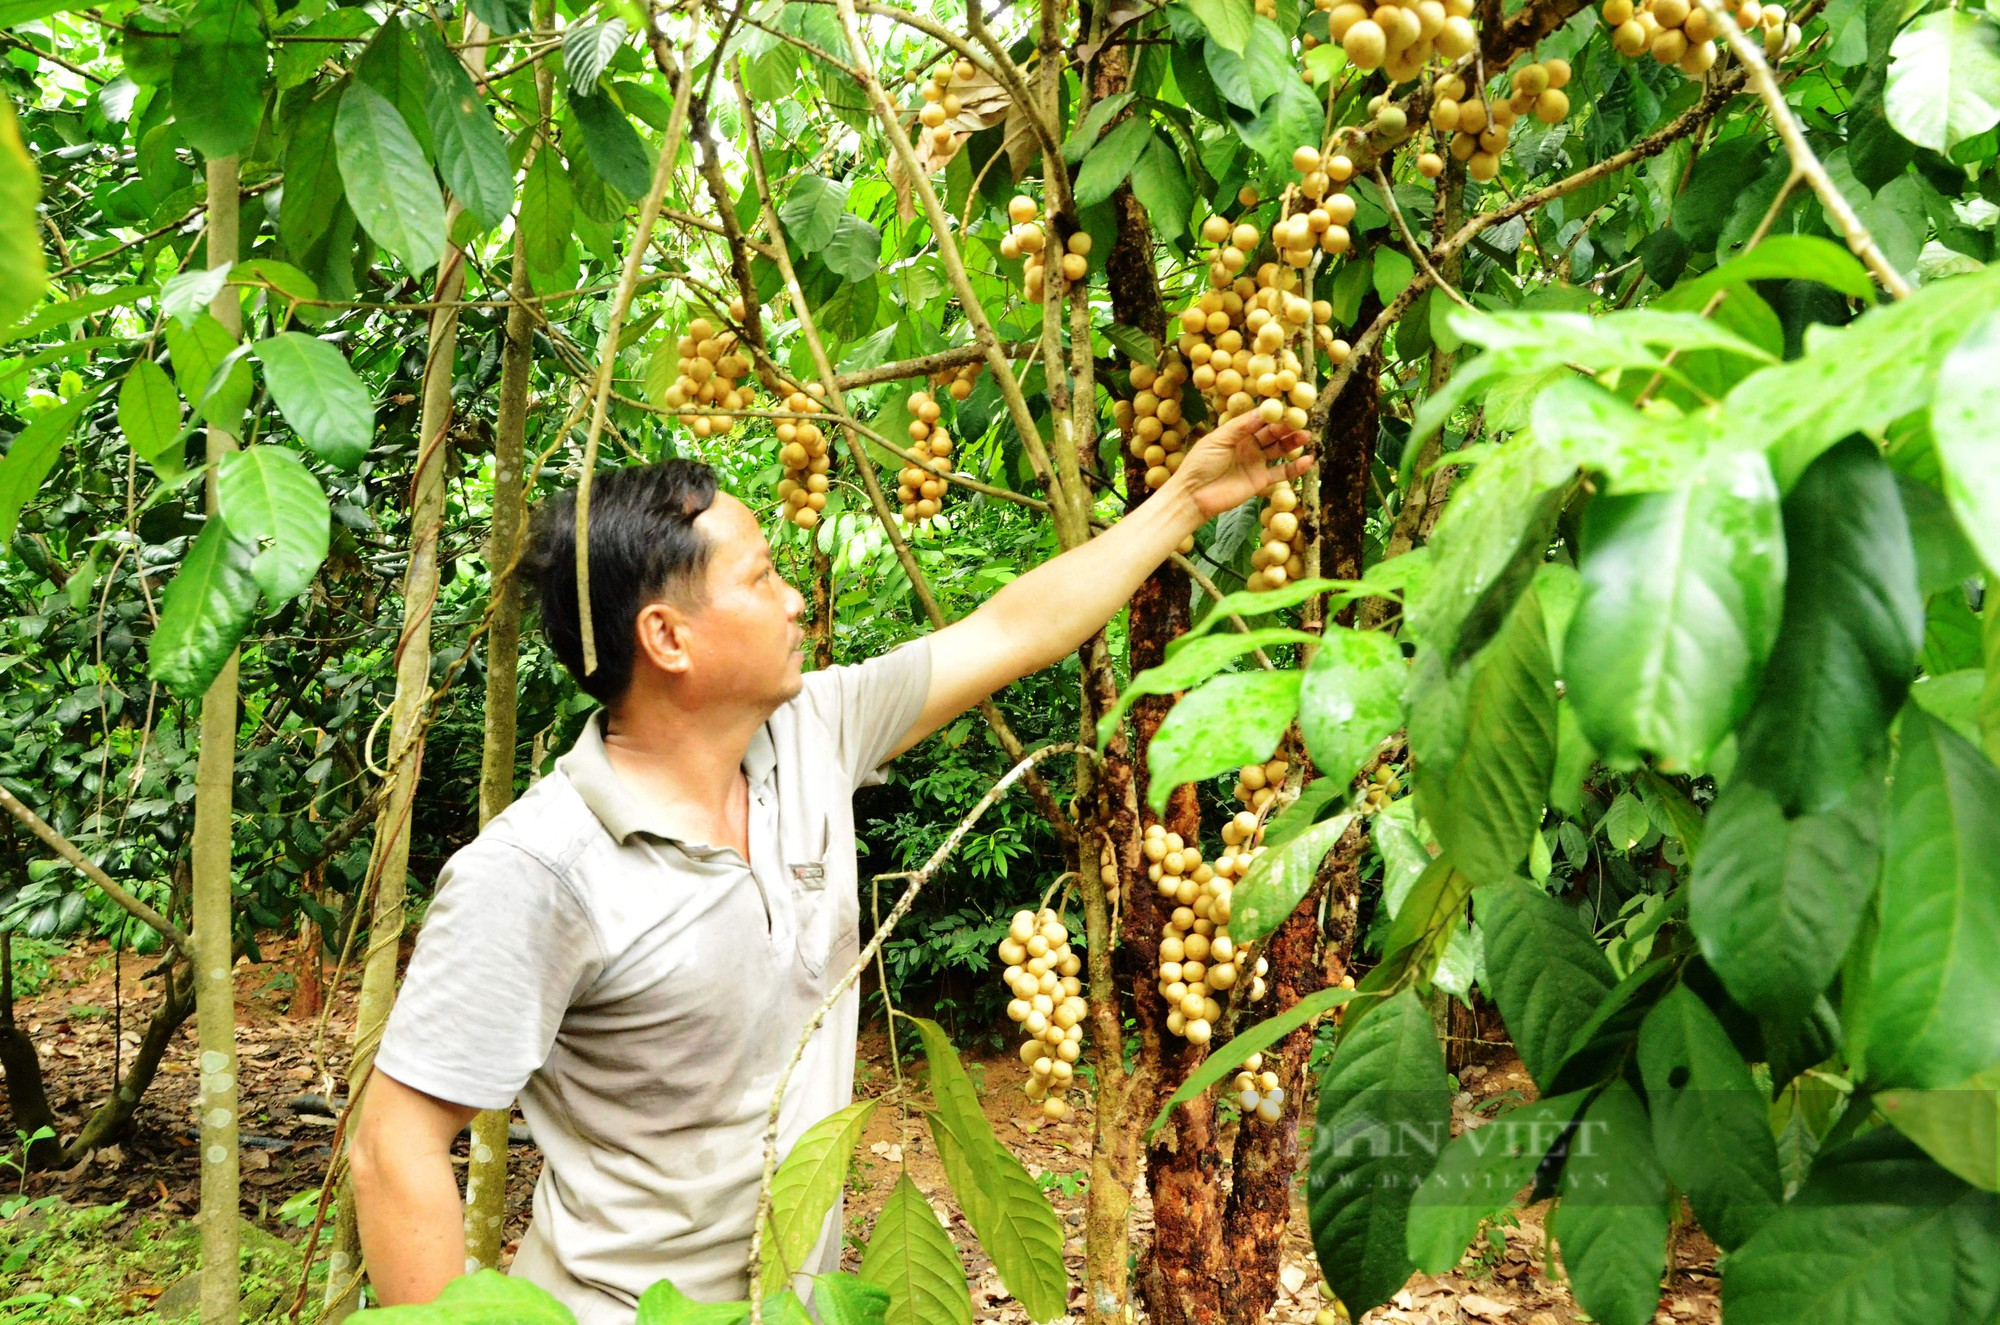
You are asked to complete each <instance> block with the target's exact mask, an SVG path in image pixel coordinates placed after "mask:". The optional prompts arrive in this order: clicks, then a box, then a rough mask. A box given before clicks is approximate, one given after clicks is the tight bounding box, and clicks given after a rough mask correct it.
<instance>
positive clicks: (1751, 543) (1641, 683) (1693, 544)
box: [1563, 454, 1785, 772]
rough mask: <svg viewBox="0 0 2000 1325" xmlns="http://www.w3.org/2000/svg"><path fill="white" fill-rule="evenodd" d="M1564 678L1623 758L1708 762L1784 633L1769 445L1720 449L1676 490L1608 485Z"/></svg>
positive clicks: (1597, 736)
mask: <svg viewBox="0 0 2000 1325" xmlns="http://www.w3.org/2000/svg"><path fill="white" fill-rule="evenodd" d="M1583 548H1584V553H1583V566H1582V570H1583V596H1582V599H1581V600H1580V601H1579V602H1578V603H1577V607H1576V615H1575V616H1574V617H1572V618H1571V620H1570V626H1569V633H1568V635H1567V636H1566V637H1565V639H1564V643H1563V671H1564V678H1563V679H1564V681H1565V683H1566V684H1567V686H1568V694H1569V697H1570V699H1571V700H1573V701H1574V702H1575V704H1576V713H1577V719H1578V721H1579V722H1580V723H1581V724H1582V726H1583V731H1584V734H1585V735H1586V736H1588V737H1589V738H1590V741H1591V744H1592V745H1594V746H1596V747H1597V749H1598V750H1599V751H1601V752H1602V753H1603V756H1604V758H1605V760H1606V761H1607V762H1608V763H1610V764H1612V765H1613V766H1614V767H1628V768H1629V767H1632V766H1633V765H1635V764H1637V763H1638V761H1639V759H1640V758H1641V757H1642V756H1643V755H1645V754H1647V753H1651V754H1652V755H1653V756H1654V757H1655V758H1656V759H1657V760H1658V762H1659V765H1660V767H1662V768H1664V769H1667V770H1669V771H1675V772H1681V771H1690V772H1699V771H1701V769H1702V768H1703V767H1704V766H1705V765H1706V763H1707V761H1708V758H1709V756H1710V755H1711V754H1712V753H1713V752H1714V750H1715V747H1716V746H1717V745H1718V744H1719V743H1720V742H1721V741H1722V739H1723V737H1725V736H1727V735H1728V734H1729V732H1730V730H1731V729H1732V728H1733V727H1735V725H1736V723H1737V722H1738V721H1739V720H1740V719H1741V718H1742V716H1743V715H1744V713H1745V712H1747V711H1748V710H1749V707H1750V701H1751V699H1752V697H1753V696H1754V695H1755V694H1756V682H1757V677H1758V673H1759V669H1760V668H1761V667H1762V665H1763V662H1764V658H1765V656H1766V655H1767V654H1768V653H1769V651H1770V648H1771V643H1772V641H1773V639H1775V638H1776V636H1777V632H1778V620H1779V608H1780V603H1781V601H1782V597H1783V589H1784V583H1785V540H1784V535H1783V532H1782V530H1781V527H1780V517H1779V509H1778V492H1777V487H1776V485H1775V484H1773V482H1772V481H1771V472H1770V469H1769V467H1768V466H1767V465H1766V464H1765V462H1764V458H1763V457H1762V456H1761V455H1740V454H1739V455H1723V456H1716V457H1714V458H1713V459H1712V461H1711V464H1710V467H1709V468H1708V469H1707V471H1706V472H1705V473H1704V474H1703V475H1702V478H1701V480H1700V481H1698V482H1695V483H1691V484H1689V485H1688V486H1687V487H1684V488H1681V489H1679V490H1677V491H1673V492H1649V493H1643V494H1640V495H1636V496H1618V495H1615V494H1609V495H1604V496H1600V497H1598V498H1597V499H1596V500H1595V501H1593V502H1591V504H1590V509H1589V511H1588V513H1587V515H1586V516H1585V520H1584V533H1583Z"/></svg>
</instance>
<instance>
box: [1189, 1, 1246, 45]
mask: <svg viewBox="0 0 2000 1325" xmlns="http://www.w3.org/2000/svg"><path fill="white" fill-rule="evenodd" d="M1187 7H1188V8H1189V9H1190V10H1192V11H1193V13H1194V16H1195V17H1196V18H1198V19H1200V20H1201V25H1202V27H1203V28H1205V29H1207V30H1208V35H1209V37H1210V38H1211V39H1212V40H1214V42H1215V43H1216V44H1217V45H1219V46H1221V47H1222V48H1223V49H1224V50H1228V51H1234V52H1235V53H1236V54H1238V55H1241V54H1243V47H1244V46H1245V45H1246V44H1247V43H1248V42H1249V40H1250V31H1251V28H1252V27H1253V26H1254V25H1255V23H1256V19H1257V14H1256V10H1255V8H1254V7H1253V6H1252V4H1251V0H1187Z"/></svg>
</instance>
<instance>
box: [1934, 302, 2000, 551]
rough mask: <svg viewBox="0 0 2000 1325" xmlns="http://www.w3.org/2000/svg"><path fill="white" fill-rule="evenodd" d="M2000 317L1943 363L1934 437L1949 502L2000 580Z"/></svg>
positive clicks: (1978, 326)
mask: <svg viewBox="0 0 2000 1325" xmlns="http://www.w3.org/2000/svg"><path fill="white" fill-rule="evenodd" d="M1997 417H2000V314H1992V313H1989V314H1988V315H1987V316H1985V317H1983V318H1981V319H1980V320H1979V321H1978V322H1976V323H1974V324H1973V326H1972V329H1971V330H1970V331H1968V332H1966V333H1965V336H1964V338H1963V339H1961V340H1960V341H1959V342H1958V344H1957V345H1955V346H1953V347H1952V351H1951V353H1950V354H1949V355H1947V356H1946V357H1945V361H1944V367H1943V369H1942V370H1941V371H1940V372H1939V374H1938V385H1937V393H1936V395H1935V396H1934V397H1932V400H1931V436H1932V437H1933V438H1935V439H1936V441H1937V456H1938V462H1939V465H1940V467H1941V468H1942V469H1943V471H1944V495H1945V500H1946V501H1948V502H1950V503H1951V509H1952V512H1953V514H1955V515H1957V516H1958V522H1959V524H1960V526H1961V527H1962V528H1963V529H1964V530H1965V536H1966V537H1967V538H1969V539H1971V540H1972V543H1973V546H1974V547H1975V548H1977V549H1978V551H1979V556H1980V559H1981V560H1983V561H1984V562H1985V563H1986V567H1987V569H1988V570H1991V571H1993V572H1995V574H2000V432H1996V431H1995V429H1994V427H1993V420H1994V419H1995V418H1997Z"/></svg>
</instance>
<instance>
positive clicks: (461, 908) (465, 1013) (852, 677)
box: [376, 640, 930, 1325]
mask: <svg viewBox="0 0 2000 1325" xmlns="http://www.w3.org/2000/svg"><path fill="white" fill-rule="evenodd" d="M929 684H930V651H929V647H928V645H927V644H926V643H925V642H924V641H921V640H919V641H917V642H915V643H912V644H906V645H904V646H903V647H901V648H899V649H896V650H895V651H893V652H891V653H888V654H886V655H884V656H882V657H880V658H876V659H873V660H871V661H869V662H866V663H862V664H860V665H858V666H853V667H835V668H829V669H827V670H824V671H818V672H810V673H808V674H807V675H806V677H805V687H804V689H803V690H802V691H801V693H800V694H799V695H798V697H797V698H795V699H793V700H792V701H791V702H790V703H788V704H786V705H785V706H784V707H782V708H780V709H779V710H778V711H777V712H776V713H775V714H773V715H772V716H771V719H770V721H769V722H768V723H766V724H765V726H764V727H763V728H762V729H761V730H760V731H759V732H758V734H757V736H756V737H755V738H754V739H753V740H752V742H751V745H750V749H749V751H748V752H747V753H746V754H745V756H744V760H743V768H744V771H745V773H746V774H747V775H748V777H749V781H750V825H749V840H750V860H749V861H747V862H746V861H745V860H744V859H743V858H742V857H741V856H740V855H738V854H737V853H736V851H735V850H734V849H732V848H728V847H715V846H709V845H705V844H702V843H696V842H686V841H679V840H675V839H674V838H672V837H670V836H669V835H668V834H667V833H666V831H665V826H664V823H663V820H662V817H661V816H660V815H659V814H658V813H657V811H655V810H654V809H653V808H652V807H650V806H649V805H647V804H646V803H645V802H643V801H641V800H640V799H639V797H638V796H637V795H635V794H634V793H633V792H632V791H631V790H630V788H628V787H627V786H626V784H625V783H624V782H623V781H622V780H621V779H620V778H619V776H618V774H617V773H616V772H615V771H614V770H613V768H612V766H611V763H610V761H609V760H608V759H607V758H606V756H605V753H604V741H603V736H602V733H601V731H600V729H599V717H593V718H592V719H591V721H590V722H589V723H588V724H587V725H586V726H585V728H584V732H583V735H582V736H581V737H580V738H579V739H578V741H577V743H576V745H575V747H574V748H572V749H571V750H570V751H569V752H568V753H567V754H565V755H563V756H562V758H561V759H559V760H557V762H556V770H555V772H554V773H552V774H551V775H550V776H548V777H546V778H544V779H542V780H541V781H540V782H538V783H537V784H535V786H534V787H532V788H530V789H529V791H528V793H527V794H526V795H524V796H523V797H522V798H521V799H520V800H519V801H517V802H516V803H515V804H514V805H513V806H511V807H510V808H509V809H508V810H507V811H506V812H505V813H504V814H502V815H500V816H499V817H498V818H496V819H494V820H493V822H492V823H490V824H488V825H487V827H486V829H485V830H484V831H483V832H481V833H480V835H479V836H478V837H477V838H476V839H475V840H474V841H472V842H471V843H470V844H469V845H467V846H466V847H465V848H463V849H462V850H460V851H458V852H457V853H455V854H454V855H453V856H452V858H451V859H450V861H449V862H448V863H447V864H446V865H445V868H444V872H443V874H442V876H441V877H440V880H439V885H438V891H437V896H436V899H435V900H434V901H433V902H432V904H431V907H430V911H429V913H428V914H427V916H426V917H425V920H424V927H423V931H422V933H421V934H420V935H419V936H418V939H417V945H416V952H415V955H414V956H413V957H412V959H411V961H410V968H409V974H408V975H407V976H406V977H405V978H404V981H403V986H402V989H401V992H400V993H399V995H398V997H397V1000H396V1006H395V1009H394V1011H393V1012H392V1014H391V1015H390V1018H389V1025H388V1029H387V1031H386V1033H385V1035H384V1038H383V1041H382V1048H381V1051H380V1054H379V1055H378V1057H377V1058H376V1067H377V1069H378V1070H380V1071H382V1072H384V1073H386V1074H388V1075H389V1076H391V1077H393V1078H395V1079H396V1080H397V1081H400V1082H402V1083H403V1084H405V1085H407V1086H410V1087H413V1088H414V1089H417V1090H420V1091H422V1092H424V1093H425V1094H428V1095H433V1096H436V1097H437V1098H439V1099H444V1100H449V1101H451V1102H453V1103H456V1104H462V1105H466V1106H468V1107H473V1108H481V1109H497V1108H504V1107H506V1106H508V1105H509V1104H511V1103H513V1101H514V1100H515V1098H516V1096H518V1097H519V1098H520V1101H521V1110H522V1112H523V1114H525V1115H526V1117H527V1120H528V1125H529V1127H530V1128H531V1129H532V1130H533V1132H534V1136H535V1143H536V1145H537V1146H539V1147H540V1148H541V1151H542V1155H543V1160H544V1165H543V1169H542V1175H541V1180H540V1181H539V1182H538V1183H537V1184H536V1186H535V1200H534V1217H533V1220H532V1222H531V1223H530V1225H529V1228H528V1233H527V1237H526V1238H525V1239H524V1240H523V1241H522V1244H521V1249H520V1253H519V1255H518V1256H517V1257H516V1258H515V1260H514V1263H513V1267H512V1273H514V1274H518V1275H523V1276H525V1277H526V1278H528V1279H530V1280H532V1281H533V1282H535V1283H536V1284H538V1285H540V1286H541V1287H543V1288H546V1289H548V1290H549V1291H550V1292H551V1293H553V1294H555V1296H556V1297H558V1298H560V1299H561V1300H562V1301H563V1303H564V1305H566V1306H568V1307H569V1308H570V1310H571V1311H573V1312H574V1313H575V1314H576V1317H577V1320H578V1321H579V1322H580V1325H630V1322H631V1321H632V1319H633V1315H634V1311H635V1306H636V1303H637V1299H638V1296H639V1294H640V1293H642V1292H644V1291H645V1289H646V1288H648V1287H650V1286H651V1285H652V1284H653V1283H654V1282H655V1281H657V1280H660V1279H671V1280H672V1281H673V1282H674V1285H675V1286H676V1287H678V1288H679V1289H680V1290H681V1291H682V1292H684V1293H686V1294H688V1295H689V1296H690V1297H693V1298H695V1299H697V1300H700V1301H717V1302H719V1301H731V1300H736V1299H740V1298H743V1297H745V1296H747V1295H748V1293H749V1281H748V1278H747V1267H748V1260H749V1249H750V1231H751V1225H752V1222H753V1217H754V1214H755V1210H756V1203H757V1186H758V1182H759V1180H760V1178H761V1177H762V1169H763V1129H764V1124H765V1119H766V1117H767V1116H768V1112H769V1109H770V1102H771V1094H772V1092H773V1091H774V1090H775V1089H776V1087H777V1078H778V1075H779V1073H780V1072H781V1071H782V1070H783V1068H784V1065H785V1062H786V1060H787V1059H788V1058H789V1057H790V1055H791V1052H792V1049H793V1047H794V1046H795V1045H796V1044H797V1043H798V1041H799V1037H800V1036H801V1035H802V1034H803V1033H804V1030H805V1025H806V1022H807V1021H808V1020H809V1019H810V1017H811V1015H812V1012H813V1010H814V1009H815V1008H817V1007H818V1006H819V1004H820V1002H821V1001H822V1000H823V999H824V998H825V996H826V994H827V993H828V992H829V991H830V990H831V989H832V987H833V985H834V983H835V982H837V981H838V979H839V978H840V976H841V974H842V973H843V972H845V971H846V969H847V968H848V966H849V965H851V964H852V962H853V960H854V958H855V956H856V954H857V952H858V949H859V942H858V933H859V918H860V917H859V905H858V898H857V889H856V882H857V881H856V867H855V846H854V808H853V793H854V789H855V787H856V786H858V785H860V784H861V783H862V782H863V781H864V780H865V779H867V778H869V777H870V775H871V774H872V773H873V772H874V770H875V768H876V766H877V765H878V764H880V763H881V762H882V761H883V760H884V759H885V758H886V757H887V756H888V753H889V751H890V750H891V749H892V748H894V746H895V744H896V743H897V742H898V741H899V740H900V739H901V738H902V737H903V735H904V734H905V733H906V732H907V731H908V730H909V728H910V726H911V724H913V723H914V722H915V721H916V720H917V718H918V716H919V715H920V714H921V712H922V710H923V704H924V698H925V694H926V692H927V690H928V688H929ZM858 1010H859V995H858V993H857V992H856V991H855V990H852V989H850V990H849V991H848V992H847V994H846V995H845V996H844V997H843V998H842V999H841V1000H840V1001H839V1003H838V1004H836V1005H835V1007H834V1009H833V1012H832V1013H831V1015H830V1016H828V1018H827V1019H826V1021H825V1023H824V1024H823V1025H822V1026H821V1027H820V1029H819V1030H818V1031H817V1032H816V1033H815V1034H814V1036H813V1039H812V1043H811V1044H810V1046H809V1047H808V1049H807V1051H806V1054H805V1057H804V1059H803V1060H802V1061H801V1063H800V1064H799V1068H798V1070H797V1071H796V1072H795V1073H793V1075H792V1080H791V1083H790V1085H789V1086H788V1088H787V1090H786V1094H785V1101H784V1106H783V1108H782V1110H781V1112H780V1118H779V1140H780V1144H781V1146H782V1147H783V1148H784V1149H786V1150H789V1148H790V1147H791V1146H792V1145H793V1144H794V1143H795V1142H796V1141H797V1139H798V1138H799V1136H800V1135H801V1134H803V1133H804V1132H805V1130H806V1129H807V1128H808V1127H810V1126H812V1125H813V1124H814V1123H816V1122H818V1121H819V1120H820V1119H822V1118H824V1117H826V1116H827V1115H828V1114H830V1113H832V1112H834V1111H835V1110H837V1109H840V1108H843V1107H845V1106H846V1105H847V1104H848V1103H849V1102H850V1100H851V1098H852V1094H853V1088H854V1051H855V1027H856V1021H857V1016H858ZM839 1256H840V1211H839V1209H838V1208H836V1209H835V1210H834V1212H833V1215H832V1216H831V1217H830V1218H829V1220H828V1227H827V1230H826V1232H825V1234H823V1236H822V1238H821V1242H820V1246H819V1248H818V1249H817V1250H816V1251H815V1253H814V1255H813V1256H812V1257H811V1258H809V1260H810V1261H811V1262H812V1263H810V1264H808V1265H806V1266H804V1267H800V1268H801V1269H803V1270H805V1271H808V1272H823V1271H827V1270H832V1269H836V1268H838V1264H839Z"/></svg>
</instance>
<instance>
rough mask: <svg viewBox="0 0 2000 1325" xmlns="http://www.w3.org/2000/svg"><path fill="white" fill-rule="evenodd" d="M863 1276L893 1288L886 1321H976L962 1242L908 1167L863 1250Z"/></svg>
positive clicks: (956, 1324)
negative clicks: (956, 1239)
mask: <svg viewBox="0 0 2000 1325" xmlns="http://www.w3.org/2000/svg"><path fill="white" fill-rule="evenodd" d="M861 1277H862V1278H863V1279H865V1280H867V1281H868V1282H869V1283H871V1284H876V1285H879V1286H880V1287H882V1288H885V1289H887V1290H888V1292H889V1308H888V1312H887V1315H886V1316H885V1321H886V1325H972V1295H971V1293H970V1291H969V1290H968V1289H967V1287H966V1280H965V1266H964V1265H963V1264H962V1263H961V1262H960V1261H959V1259H958V1247H957V1246H956V1245H955V1244H954V1243H953V1242H952V1240H951V1234H949V1233H947V1232H945V1231H944V1229H943V1228H942V1227H940V1226H939V1224H938V1217H937V1212H936V1211H935V1210H933V1209H932V1208H931V1203H930V1202H929V1201H928V1200H926V1199H925V1198H924V1194H923V1192H922V1191H921V1190H919V1189H918V1187H917V1184H915V1183H914V1182H911V1181H910V1175H909V1174H907V1173H905V1174H904V1175H903V1176H902V1177H900V1178H898V1179H897V1180H896V1185H895V1186H894V1187H893V1188H891V1189H890V1191H889V1195H888V1198H887V1199H886V1200H884V1201H883V1202H882V1210H881V1213H879V1214H877V1215H876V1216H875V1228H874V1230H873V1231H872V1232H871V1233H869V1235H868V1246H867V1248H866V1249H865V1250H863V1251H862V1253H861Z"/></svg>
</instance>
